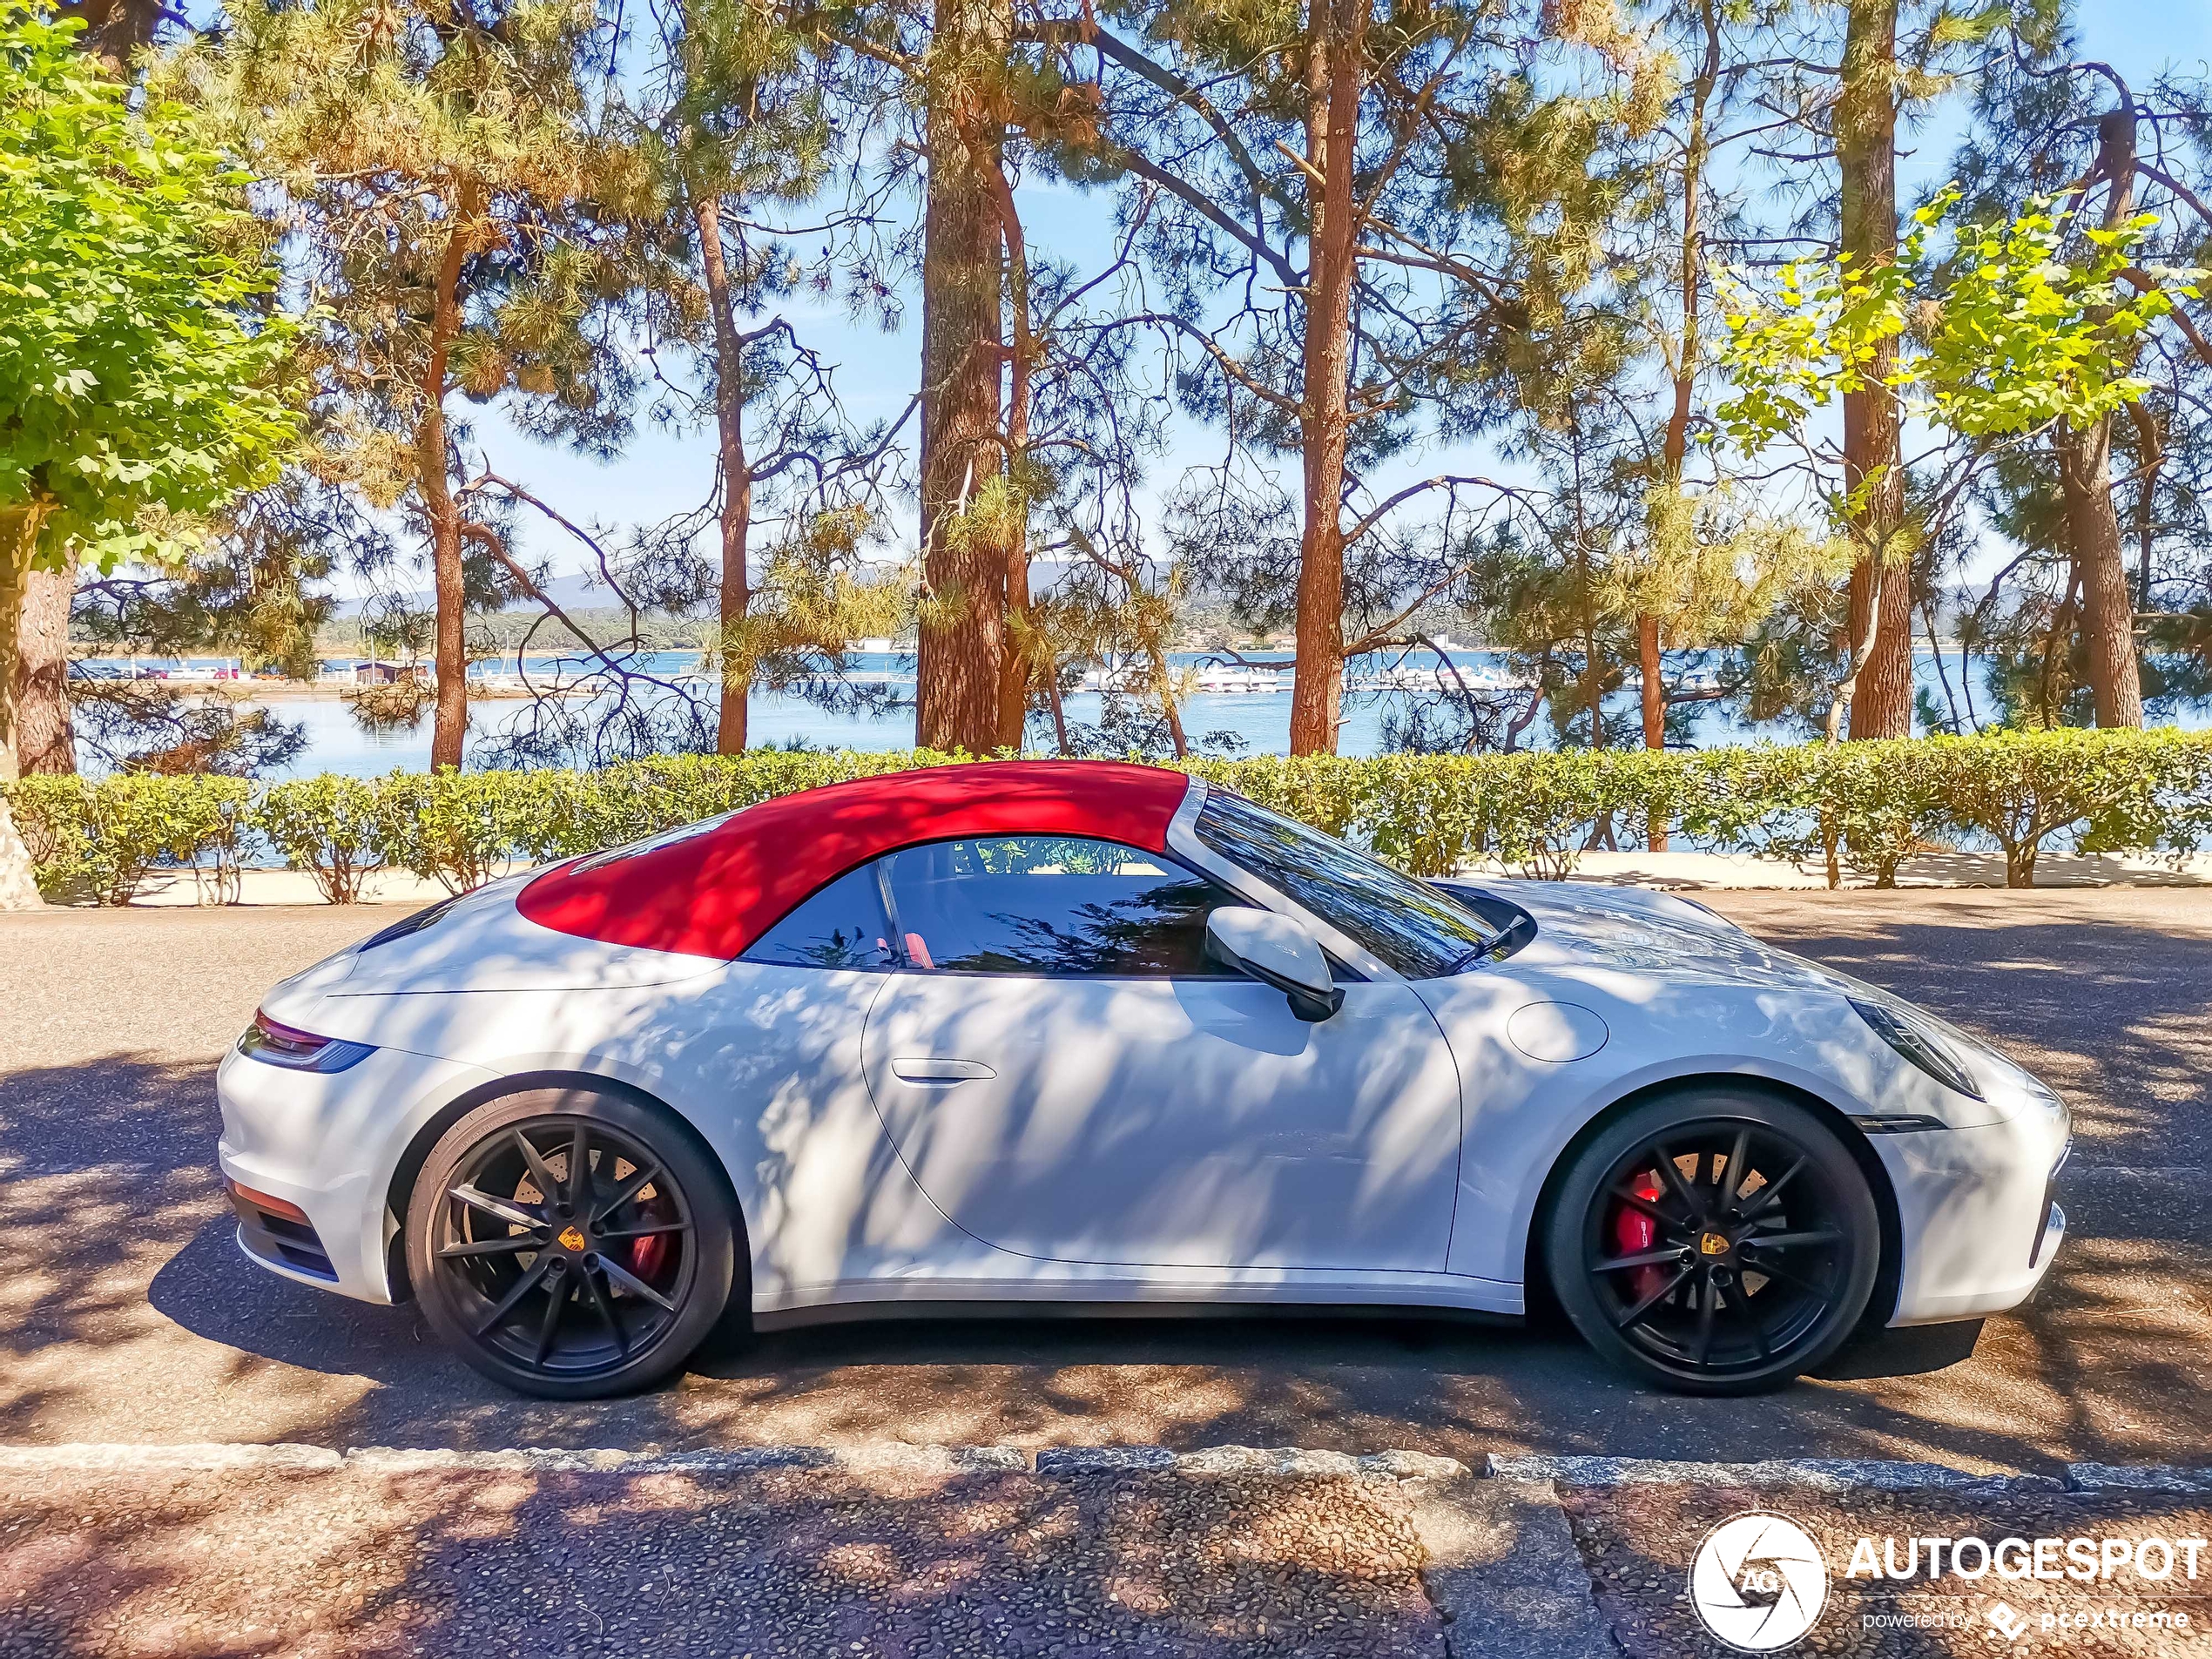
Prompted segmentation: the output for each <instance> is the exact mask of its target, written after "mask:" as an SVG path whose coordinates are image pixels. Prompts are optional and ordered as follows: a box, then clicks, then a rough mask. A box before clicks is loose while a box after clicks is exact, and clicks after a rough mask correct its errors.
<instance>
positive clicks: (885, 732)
mask: <svg viewBox="0 0 2212 1659" xmlns="http://www.w3.org/2000/svg"><path fill="white" fill-rule="evenodd" d="M693 660H695V659H694V658H692V656H691V653H690V652H681V653H678V652H661V653H656V654H655V655H654V657H652V658H649V659H647V664H648V665H649V666H650V668H651V671H655V672H658V673H663V674H669V675H673V674H676V673H679V672H681V671H683V670H684V669H685V668H686V667H688V666H690V664H691V662H692V661H693ZM1248 660H1249V661H1251V662H1252V663H1254V664H1283V663H1285V662H1286V661H1287V658H1285V657H1284V656H1282V655H1281V654H1279V653H1278V654H1271V655H1255V656H1253V657H1251V658H1249V659H1248ZM1174 661H1175V664H1176V666H1177V667H1178V668H1184V667H1195V666H1197V665H1199V664H1220V663H1221V661H1222V659H1221V658H1218V657H1217V656H1211V655H1208V656H1204V657H1201V656H1199V655H1197V654H1195V653H1178V654H1177V658H1175V659H1174ZM1452 661H1453V664H1454V665H1455V666H1456V667H1457V668H1458V669H1459V670H1460V671H1461V672H1462V673H1464V674H1466V675H1467V676H1468V677H1469V678H1475V677H1478V676H1487V677H1490V678H1499V677H1501V676H1502V674H1503V672H1504V664H1503V659H1502V658H1494V657H1492V656H1491V655H1489V654H1488V653H1485V652H1475V651H1468V652H1456V651H1455V652H1453V655H1452ZM855 665H856V667H857V668H858V669H859V670H860V671H861V672H862V673H865V674H869V675H873V676H875V677H877V678H881V679H883V680H886V681H887V682H889V683H891V684H892V685H894V687H896V688H897V689H898V690H899V691H900V696H901V698H902V700H906V701H907V706H906V707H904V708H901V709H900V710H898V711H895V712H892V713H888V714H886V715H883V716H880V717H876V718H867V717H862V716H854V715H848V714H833V713H829V712H826V711H824V710H822V709H820V708H819V707H817V706H815V705H813V704H810V703H807V702H806V701H804V700H802V699H800V698H795V697H790V696H783V695H773V694H769V693H765V692H761V693H756V694H755V695H754V697H753V698H752V718H751V721H750V725H751V737H752V742H753V743H754V744H755V745H759V746H780V745H787V744H791V743H793V742H803V743H805V744H806V745H811V746H812V747H813V748H816V749H823V750H836V749H856V750H883V749H903V748H906V747H907V746H909V745H911V744H912V743H913V741H914V711H913V708H912V705H911V700H910V699H911V698H912V694H913V691H912V678H913V659H912V658H911V657H907V658H900V657H897V656H895V655H892V654H888V653H881V654H877V655H875V656H873V657H870V656H866V655H860V656H856V658H855ZM1407 665H1408V666H1409V667H1411V668H1413V669H1415V670H1417V671H1429V672H1433V670H1434V666H1435V659H1434V658H1433V657H1430V656H1428V655H1426V653H1416V654H1415V656H1414V657H1413V658H1411V659H1409V662H1408V664H1407ZM507 666H508V670H509V671H510V672H511V671H512V664H511V659H510V662H509V664H508V665H507ZM532 666H533V673H534V675H535V674H536V672H537V664H536V663H535V661H534V662H533V665H532ZM484 667H485V669H486V670H488V671H491V672H494V673H496V672H497V671H499V667H500V665H499V664H487V665H484ZM1914 669H1915V675H1916V678H1918V679H1919V681H1920V683H1921V684H1923V685H1925V686H1926V687H1927V689H1928V691H1929V692H1930V693H1931V694H1932V696H1933V697H1934V698H1936V700H1937V703H1938V705H1939V706H1942V705H1943V691H1942V688H1941V685H1940V684H1939V680H1938V677H1937V672H1936V661H1935V658H1934V657H1933V655H1932V654H1931V653H1928V652H1925V651H1924V652H1922V653H1920V655H1919V657H1918V658H1916V659H1915V664H1914ZM1944 669H1945V671H1946V674H1947V675H1948V676H1949V678H1950V683H1951V686H1952V691H1953V692H1954V694H1955V693H1957V692H1958V691H1959V687H1960V685H1961V683H1962V680H1963V678H1964V676H1965V672H1966V664H1964V662H1963V660H1962V659H1961V658H1959V657H1957V656H1951V655H1946V660H1945V663H1944ZM1976 678H1977V687H1976V689H1977V696H1976V698H1975V705H1976V707H1977V708H1978V709H1979V711H1981V713H1982V714H1983V716H1984V717H1985V718H1986V717H1987V715H1988V714H1989V712H1990V710H1991V704H1990V701H1989V699H1988V698H1986V696H1985V695H1981V694H1980V692H1981V688H1980V685H1979V675H1977V677H1976ZM1288 686H1289V682H1288V677H1287V675H1285V677H1284V679H1283V685H1282V688H1281V689H1280V690H1274V691H1240V692H1205V691H1200V692H1197V693H1194V694H1193V695H1192V696H1190V698H1187V699H1186V700H1185V701H1184V705H1183V719H1184V730H1185V732H1187V733H1188V734H1189V735H1190V740H1191V742H1192V743H1193V744H1194V745H1197V744H1200V743H1202V742H1204V739H1205V738H1206V737H1207V735H1208V734H1209V733H1213V732H1231V733H1233V734H1235V736H1237V737H1238V738H1242V739H1243V740H1244V749H1243V750H1242V752H1244V753H1246V754H1254V755H1264V754H1287V753H1288V752H1289V750H1290V742H1289V738H1290V718H1291V699H1290V693H1289V689H1288ZM1419 695H1420V694H1419V692H1418V691H1403V690H1399V691H1386V690H1381V689H1375V690H1368V691H1359V690H1356V689H1355V690H1354V691H1349V692H1348V693H1347V695H1346V697H1345V719H1344V724H1343V727H1342V731H1341V735H1340V740H1339V752H1341V753H1344V754H1348V755H1369V754H1375V753H1379V752H1381V750H1382V746H1383V729H1384V719H1385V715H1386V711H1387V710H1388V709H1389V708H1390V707H1391V706H1392V705H1393V703H1394V704H1396V705H1399V706H1401V707H1402V706H1403V705H1404V704H1405V703H1406V701H1407V700H1408V699H1413V698H1418V697H1419ZM1100 704H1101V698H1100V697H1099V696H1098V694H1097V693H1096V692H1076V693H1074V694H1072V695H1070V696H1069V697H1068V698H1066V700H1065V706H1066V710H1067V714H1068V718H1069V720H1070V721H1071V722H1076V723H1081V724H1083V725H1094V724H1096V722H1097V720H1098V718H1099V716H1100ZM1634 705H1635V691H1633V689H1631V690H1629V691H1626V692H1623V693H1616V694H1615V697H1614V698H1611V699H1608V708H1610V709H1614V710H1616V711H1632V710H1633V708H1634ZM267 706H268V707H269V709H270V711H271V712H272V713H273V714H274V715H275V716H276V717H277V718H280V719H283V720H286V721H290V722H296V723H298V724H300V725H304V726H305V727H306V728H307V750H306V752H304V753H303V754H302V755H301V757H300V759H299V760H298V761H297V762H296V763H294V765H293V766H292V767H291V768H290V769H289V771H290V773H291V774H293V775H308V774H312V773H314V772H343V773H348V774H351V775H354V776H356V777H367V776H371V775H374V774H375V773H379V772H390V771H393V770H394V769H395V768H397V769H401V770H406V771H421V769H423V768H424V767H426V766H427V765H428V764H429V756H430V720H429V717H428V713H427V711H426V713H425V714H424V716H423V718H422V719H421V723H420V724H419V725H416V726H415V728H414V729H413V730H412V731H401V732H367V731H364V730H363V729H362V728H361V725H359V723H358V722H356V721H355V720H354V717H353V713H352V711H351V710H350V709H349V708H348V707H347V705H345V704H344V703H342V702H341V701H340V700H339V699H337V698H331V697H321V698H284V697H277V698H270V699H269V700H268V704H267ZM522 707H523V705H522V704H521V703H520V702H519V701H518V700H516V699H511V698H489V697H487V698H477V699H474V700H472V703H471V705H470V721H469V729H470V733H471V738H472V742H473V741H480V740H482V739H483V738H488V737H489V736H491V735H494V734H496V732H498V730H499V729H500V728H501V727H502V725H505V724H506V723H507V722H508V721H509V720H510V719H512V718H514V717H515V716H516V713H517V711H519V710H520V709H521V708H522ZM2179 724H2181V725H2184V726H2191V727H2195V726H2202V725H2205V724H2207V716H2206V713H2205V712H2202V711H2198V712H2190V713H2185V714H2184V715H2183V716H2182V718H2181V719H2180V721H2179ZM1545 725H1546V723H1545V722H1544V721H1543V720H1541V719H1539V720H1538V721H1537V722H1535V723H1534V725H1531V726H1530V728H1529V730H1528V732H1527V733H1525V734H1524V738H1523V741H1524V743H1525V744H1527V745H1531V746H1534V745H1541V743H1542V742H1543V741H1544V740H1545V735H1546V734H1545V731H1544V727H1545ZM1692 731H1693V738H1694V740H1695V741H1696V743H1697V744H1698V745H1701V746H1712V745H1719V744H1724V743H1743V742H1750V741H1752V740H1755V739H1757V738H1761V737H1767V738H1778V739H1787V738H1791V736H1792V735H1793V733H1791V732H1790V731H1789V730H1788V729H1786V728H1784V727H1782V726H1779V725H1768V726H1765V727H1758V726H1753V725H1750V724H1748V723H1745V722H1742V721H1738V720H1735V719H1733V718H1730V717H1729V716H1728V715H1727V714H1726V713H1724V712H1723V711H1721V710H1719V709H1718V708H1716V707H1713V706H1711V705H1703V706H1701V707H1700V708H1699V709H1698V710H1697V711H1696V718H1695V720H1694V723H1693V728H1692ZM1029 740H1030V743H1031V745H1032V746H1033V747H1036V748H1039V749H1047V748H1049V746H1050V733H1049V731H1044V732H1040V731H1038V730H1036V729H1035V727H1033V728H1032V730H1031V732H1030V738H1029Z"/></svg>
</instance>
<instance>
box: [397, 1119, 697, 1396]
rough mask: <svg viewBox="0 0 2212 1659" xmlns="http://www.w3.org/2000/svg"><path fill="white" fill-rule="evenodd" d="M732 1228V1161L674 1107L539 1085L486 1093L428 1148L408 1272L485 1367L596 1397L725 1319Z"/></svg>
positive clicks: (473, 1360) (667, 1364)
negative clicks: (576, 1166) (724, 1162)
mask: <svg viewBox="0 0 2212 1659" xmlns="http://www.w3.org/2000/svg"><path fill="white" fill-rule="evenodd" d="M579 1137H581V1140H580V1142H579ZM579 1143H580V1144H581V1145H582V1146H583V1149H584V1155H583V1159H582V1167H583V1171H584V1190H583V1191H582V1192H581V1193H579V1192H578V1191H577V1189H576V1187H575V1184H574V1183H573V1182H572V1181H571V1179H570V1166H571V1165H572V1164H573V1163H576V1162H577V1157H576V1149H577V1146H578V1145H579ZM641 1174H642V1175H644V1180H642V1181H640V1180H639V1179H638V1177H639V1176H640V1175H641ZM737 1231H738V1229H737V1217H736V1215H735V1213H734V1210H733V1206H732V1204H731V1202H730V1200H729V1197H727V1194H726V1189H725V1184H724V1182H723V1178H722V1174H721V1171H720V1170H718V1169H717V1168H716V1167H715V1165H714V1163H713V1162H712V1160H711V1157H710V1155H709V1154H708V1153H706V1152H705V1150H704V1149H703V1148H701V1147H700V1146H699V1144H698V1142H697V1141H696V1140H695V1139H694V1138H693V1137H692V1136H691V1134H689V1133H688V1132H687V1131H685V1130H683V1129H682V1128H680V1127H679V1126H678V1124H677V1123H674V1122H673V1121H672V1120H671V1119H670V1118H669V1117H668V1116H666V1115H665V1114H664V1113H662V1112H659V1111H658V1110H655V1109H652V1108H651V1107H648V1106H644V1105H642V1104H640V1103H637V1102H636V1101H633V1100H631V1099H629V1098H628V1097H626V1096H620V1095H612V1094H601V1093H598V1092H596V1091H593V1090H589V1089H533V1090H531V1091H529V1093H527V1094H522V1095H514V1096H508V1097H507V1098H505V1099H503V1100H496V1101H490V1102H487V1103H485V1104H484V1105H482V1106H480V1107H478V1108H477V1109H475V1110H474V1111H472V1112H470V1113H469V1115H468V1116H466V1117H463V1118H462V1120H461V1121H460V1122H459V1123H455V1125H454V1126H453V1127H452V1128H451V1129H449V1130H447V1131H446V1132H445V1134H444V1135H443V1136H440V1137H439V1140H438V1143H437V1144H436V1145H435V1146H434V1147H432V1148H431V1149H430V1156H429V1157H428V1159H427V1160H426V1161H425V1162H424V1163H423V1165H422V1170H421V1174H420V1175H419V1176H418V1177H416V1180H415V1190H414V1192H413V1193H412V1194H411V1195H410V1196H409V1197H408V1211H407V1264H408V1275H409V1277H410V1278H412V1280H413V1281H414V1285H415V1298H416V1300H417V1301H418V1302H419V1303H420V1304H421V1308H422V1312H423V1316H424V1318H427V1319H428V1321H429V1324H430V1327H431V1329H432V1330H434V1331H435V1332H437V1333H438V1335H439V1337H440V1338H441V1339H442V1340H443V1341H444V1342H445V1344H446V1345H447V1346H448V1347H449V1348H451V1349H452V1350H453V1351H454V1352H455V1354H456V1355H458V1356H459V1357H460V1358H461V1359H464V1360H466V1361H467V1362H468V1363H469V1365H471V1366H475V1368H476V1369H477V1370H478V1371H481V1372H483V1373H484V1375H486V1376H487V1377H490V1378H493V1379H496V1380H497V1381H499V1382H502V1383H504V1384H506V1385H507V1386H509V1388H512V1389H515V1390H516V1391H517V1392H518V1393H525V1394H536V1395H538V1396H540V1397H542V1398H544V1399H601V1398H604V1397H605V1396H607V1395H610V1394H622V1393H631V1392H633V1391H635V1390H637V1389H640V1388H644V1387H647V1386H651V1384H653V1383H656V1382H658V1381H659V1380H660V1379H662V1378H664V1377H665V1376H667V1375H668V1374H669V1373H670V1372H673V1371H675V1370H676V1369H677V1368H678V1366H682V1365H683V1363H684V1362H685V1360H686V1359H689V1358H690V1357H691V1353H692V1352H693V1351H694V1350H696V1349H697V1348H698V1345H699V1344H700V1343H701V1342H702V1341H703V1340H704V1339H705V1337H706V1335H707V1333H708V1332H710V1331H711V1330H713V1329H714V1327H715V1325H716V1323H717V1322H718V1320H719V1319H720V1318H721V1317H722V1314H723V1310H724V1309H725V1306H726V1305H728V1304H729V1302H730V1299H731V1285H732V1276H733V1271H734V1270H733V1263H734V1261H735V1258H736V1254H737V1247H736V1236H737Z"/></svg>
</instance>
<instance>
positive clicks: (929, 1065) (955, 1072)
mask: <svg viewBox="0 0 2212 1659" xmlns="http://www.w3.org/2000/svg"><path fill="white" fill-rule="evenodd" d="M891 1075H892V1076H894V1077H896V1078H898V1079H900V1081H901V1082H910V1083H960V1082H968V1080H969V1079H970V1078H978V1077H995V1076H998V1073H996V1072H995V1071H993V1070H992V1069H990V1068H989V1067H988V1066H987V1065H985V1064H984V1063H983V1062H981V1061H980V1060H951V1059H945V1058H941V1057H940V1056H939V1055H898V1056H897V1057H895V1058H894V1060H893V1061H892V1062H891Z"/></svg>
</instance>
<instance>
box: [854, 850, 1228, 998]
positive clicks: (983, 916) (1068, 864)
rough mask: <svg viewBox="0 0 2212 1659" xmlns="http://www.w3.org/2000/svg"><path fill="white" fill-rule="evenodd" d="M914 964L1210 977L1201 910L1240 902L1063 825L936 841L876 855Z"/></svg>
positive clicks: (1171, 866) (969, 970)
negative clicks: (1047, 831)
mask: <svg viewBox="0 0 2212 1659" xmlns="http://www.w3.org/2000/svg"><path fill="white" fill-rule="evenodd" d="M876 869H877V870H878V871H879V872H880V874H881V881H880V886H881V887H882V889H883V897H884V900H885V903H886V904H887V907H888V909H889V912H890V915H891V925H892V927H893V928H894V930H895V931H894V934H893V935H892V936H893V937H894V938H896V939H897V940H898V941H900V945H901V947H902V948H903V951H904V954H905V956H906V963H905V966H907V968H914V969H920V970H922V971H925V972H936V973H951V974H1047V975H1055V976H1091V977H1097V978H1104V979H1201V978H1203V979H1216V978H1222V977H1231V976H1233V974H1232V970H1231V969H1229V968H1224V966H1222V965H1221V964H1220V963H1218V962H1215V961H1211V960H1210V959H1209V958H1208V957H1207V955H1206V918H1207V917H1208V916H1209V915H1211V914H1212V913H1213V911H1214V909H1215V907H1217V906H1220V905H1241V904H1243V903H1244V900H1241V899H1239V898H1238V897H1237V896H1236V895H1235V894H1232V893H1231V892H1229V891H1228V890H1227V889H1226V888H1224V887H1217V886H1216V885H1215V884H1214V883H1213V882H1211V881H1210V880H1207V879H1206V878H1205V877H1204V876H1202V875H1199V874H1198V873H1197V872H1195V871H1192V870H1189V869H1186V868H1185V867H1184V866H1182V865H1180V864H1178V863H1177V862H1176V861H1175V860H1173V859H1171V858H1169V857H1168V856H1167V855H1166V854H1165V853H1146V852H1143V851H1141V850H1139V849H1138V848H1136V847H1132V846H1121V845H1119V844H1118V843H1116V842H1113V841H1100V840H1089V839H1088V838H1086V837H1081V836H1069V835H1004V836H988V837H979V838H976V839H974V840H961V841H937V842H933V843H931V844H930V845H928V846H914V847H908V848H907V849H906V850H905V851H903V852H899V853H890V854H888V855H887V856H886V857H884V858H883V859H881V860H878V862H877V864H876Z"/></svg>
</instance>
